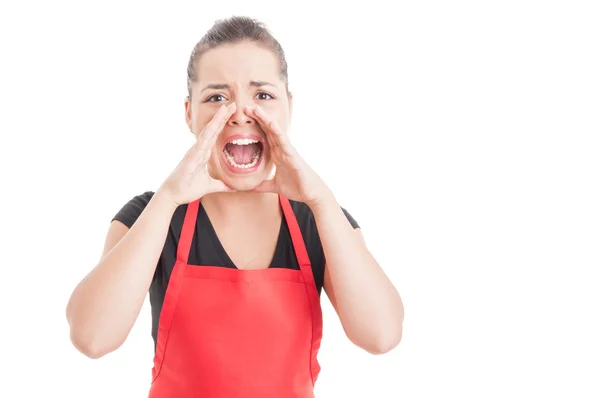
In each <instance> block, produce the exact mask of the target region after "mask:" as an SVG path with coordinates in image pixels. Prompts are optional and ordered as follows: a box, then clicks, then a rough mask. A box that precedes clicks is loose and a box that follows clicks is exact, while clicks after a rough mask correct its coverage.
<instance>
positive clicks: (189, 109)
mask: <svg viewBox="0 0 600 398" xmlns="http://www.w3.org/2000/svg"><path fill="white" fill-rule="evenodd" d="M184 104H185V124H187V126H188V128H189V129H190V131H191V132H192V133H193V131H192V104H191V102H190V97H189V96H187V97H185V100H184Z"/></svg>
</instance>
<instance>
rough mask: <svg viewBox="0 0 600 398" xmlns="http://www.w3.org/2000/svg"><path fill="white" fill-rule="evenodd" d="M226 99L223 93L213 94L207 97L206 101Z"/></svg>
mask: <svg viewBox="0 0 600 398" xmlns="http://www.w3.org/2000/svg"><path fill="white" fill-rule="evenodd" d="M216 98H222V99H221V100H217V99H216ZM222 101H226V99H225V97H224V96H223V95H222V94H215V95H211V96H210V97H208V98H207V99H206V102H222Z"/></svg>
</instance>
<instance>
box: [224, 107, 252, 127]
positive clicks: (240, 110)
mask: <svg viewBox="0 0 600 398" xmlns="http://www.w3.org/2000/svg"><path fill="white" fill-rule="evenodd" d="M235 105H236V107H235V112H234V113H233V115H231V117H230V118H229V121H227V124H228V125H229V126H238V127H239V126H251V125H253V124H254V123H256V121H255V120H254V119H252V118H251V117H250V116H248V115H246V112H244V108H245V107H246V104H245V103H244V102H243V101H237V102H236V104H235Z"/></svg>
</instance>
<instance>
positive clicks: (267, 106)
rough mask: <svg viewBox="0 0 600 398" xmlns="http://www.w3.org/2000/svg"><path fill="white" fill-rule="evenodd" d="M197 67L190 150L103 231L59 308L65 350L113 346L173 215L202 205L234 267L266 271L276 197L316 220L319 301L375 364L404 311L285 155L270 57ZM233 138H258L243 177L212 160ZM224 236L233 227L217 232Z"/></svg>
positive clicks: (219, 56) (98, 351) (253, 48)
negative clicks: (136, 207) (98, 247)
mask: <svg viewBox="0 0 600 398" xmlns="http://www.w3.org/2000/svg"><path fill="white" fill-rule="evenodd" d="M196 67H197V68H198V79H197V81H196V82H194V83H193V85H192V88H191V95H190V97H189V98H186V100H185V120H186V123H187V125H188V127H189V128H190V131H191V132H192V133H193V134H194V136H195V137H196V142H195V144H194V145H193V146H192V147H191V148H190V150H189V151H188V152H187V153H186V155H185V156H184V158H183V159H182V161H181V162H180V164H179V165H178V166H177V167H176V168H175V170H174V171H173V172H172V173H171V174H170V175H169V177H168V178H167V179H166V180H165V181H164V183H163V184H162V185H161V186H160V188H159V189H158V190H157V191H156V193H155V195H154V196H153V198H152V199H151V200H150V202H149V204H148V206H147V207H146V209H145V210H144V211H143V212H142V214H141V215H140V217H139V219H138V221H137V222H136V223H135V224H134V225H133V226H132V227H131V229H129V228H127V227H126V226H124V225H123V224H121V223H120V222H118V221H114V222H113V223H112V224H111V226H110V229H109V232H108V234H107V238H106V242H105V247H104V250H103V253H102V256H101V260H100V261H99V263H98V265H97V266H96V267H95V268H94V269H93V270H92V271H91V272H90V274H88V275H87V276H86V278H84V280H82V281H81V283H80V284H79V285H78V286H77V287H76V289H75V290H74V292H73V294H72V296H71V299H70V300H69V304H68V306H67V319H68V320H69V324H70V326H71V340H72V341H73V344H74V345H75V347H77V348H78V349H79V350H80V351H81V352H83V353H84V354H86V355H87V356H89V357H91V358H99V357H101V356H103V355H106V354H107V353H109V352H111V351H114V350H115V349H117V348H118V347H119V346H120V345H121V344H123V342H124V341H125V339H126V337H127V335H128V333H129V331H130V330H131V327H132V326H133V324H134V322H135V320H136V318H137V316H138V315H139V311H140V309H141V306H142V304H143V301H144V298H145V296H146V294H147V292H148V289H149V286H150V283H151V281H152V275H153V273H154V270H155V268H156V263H157V261H158V258H159V256H160V253H161V250H162V247H163V245H164V240H165V238H166V234H167V231H168V226H169V223H170V220H171V217H172V215H173V212H174V211H175V209H176V208H177V207H178V206H179V205H181V204H184V203H189V202H191V201H193V200H195V199H197V198H200V197H201V198H202V204H203V206H204V207H205V209H206V211H207V214H209V217H210V219H211V222H212V223H213V225H214V227H215V230H216V231H217V235H218V236H219V240H221V241H222V244H223V246H224V247H225V249H226V251H227V253H228V254H229V255H230V257H231V258H232V260H233V261H234V263H235V264H236V265H237V266H238V267H240V266H241V267H243V268H245V269H252V268H263V267H266V266H268V264H269V261H270V259H271V257H272V253H273V250H274V243H275V242H276V236H277V234H276V232H277V230H278V227H279V224H280V222H281V217H282V215H281V212H280V207H279V203H278V197H277V194H281V195H283V196H285V197H288V198H289V199H292V200H296V201H301V202H304V203H306V204H307V205H308V206H309V207H310V209H311V210H312V212H313V214H314V217H315V221H316V224H317V227H318V230H319V235H320V237H321V242H322V245H323V250H324V253H325V256H326V258H327V264H326V267H325V279H324V290H325V292H326V294H327V296H328V298H329V300H330V301H331V303H332V305H333V307H334V309H335V311H336V313H337V314H338V316H339V318H340V321H341V323H342V326H343V328H344V331H345V333H346V335H347V336H348V338H349V339H350V340H351V341H352V342H353V343H354V344H356V345H357V346H358V347H361V348H362V349H364V350H366V351H368V352H370V353H373V354H382V353H385V352H388V351H389V350H391V349H393V348H394V347H396V346H397V345H398V344H399V342H400V340H401V337H402V323H403V319H404V308H403V304H402V300H401V298H400V296H399V294H398V292H397V290H396V289H395V287H394V286H393V284H392V283H391V282H390V280H389V279H388V278H387V276H386V275H385V273H384V272H383V270H382V269H381V267H380V266H379V264H378V263H377V261H376V260H375V259H374V258H373V256H372V255H371V254H370V252H369V250H368V248H367V247H366V244H365V241H364V239H363V236H362V233H361V231H360V229H353V228H352V226H351V225H350V223H349V222H348V220H347V218H346V217H345V215H344V214H343V212H342V210H341V207H340V205H339V203H338V202H337V201H336V199H335V197H334V195H333V193H332V192H331V191H330V190H329V188H328V187H327V186H326V185H325V183H324V182H323V181H322V180H321V178H320V177H319V176H318V175H317V174H316V173H315V171H314V170H312V169H311V168H310V167H309V166H308V164H306V162H305V161H304V160H303V158H302V157H301V156H300V154H299V153H298V152H297V151H296V149H295V148H294V147H293V145H292V143H291V141H290V139H289V137H288V135H287V131H288V129H289V126H290V120H291V114H292V98H291V96H290V95H288V93H287V90H286V87H285V84H284V82H283V81H282V80H281V78H280V75H279V64H278V60H277V58H276V57H275V56H274V54H273V53H272V52H271V51H269V50H268V49H264V48H262V47H260V46H258V45H256V44H254V43H246V42H244V43H238V44H234V45H224V46H221V47H218V48H215V49H211V50H209V51H207V52H206V53H205V54H203V55H202V57H201V58H200V61H199V62H198V63H197V65H196ZM252 82H254V83H252ZM256 82H261V83H256ZM263 83H268V84H263ZM217 84H218V85H220V86H219V87H216V86H214V85H217ZM224 85H227V86H228V87H225V86H224ZM239 133H252V134H257V135H258V136H260V138H261V139H262V140H263V141H264V142H265V145H264V148H263V160H262V163H261V165H260V166H259V167H258V169H257V170H256V171H254V172H252V173H250V174H238V173H234V172H231V171H230V170H229V169H228V168H227V167H226V165H225V158H224V157H223V154H222V151H223V147H224V145H225V143H226V142H227V140H228V138H229V137H231V136H233V135H234V134H239ZM273 166H275V169H273ZM274 170H275V173H274V175H273V174H272V172H273V171H274ZM271 177H273V178H271ZM230 225H235V226H236V228H224V226H230ZM228 231H229V232H228ZM231 231H233V232H231ZM249 239H250V240H249ZM252 239H254V240H252ZM240 242H247V243H246V245H245V246H244V244H243V243H240Z"/></svg>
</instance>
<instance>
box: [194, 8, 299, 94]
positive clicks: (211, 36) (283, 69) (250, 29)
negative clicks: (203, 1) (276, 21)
mask: <svg viewBox="0 0 600 398" xmlns="http://www.w3.org/2000/svg"><path fill="white" fill-rule="evenodd" d="M244 41H249V42H252V43H256V44H258V45H260V46H262V47H264V48H266V49H268V50H271V51H273V53H274V54H275V55H276V56H277V58H278V59H279V73H280V77H281V80H283V82H284V83H285V89H286V92H287V93H288V95H289V88H288V67H287V61H286V60H285V53H284V52H283V48H281V45H280V44H279V42H278V41H277V40H275V38H274V37H273V35H272V34H271V32H270V31H269V30H268V29H267V28H266V26H265V25H264V23H262V22H259V21H257V20H255V19H252V18H249V17H237V16H234V17H231V18H227V19H222V20H218V21H216V22H215V24H214V25H213V27H212V28H210V29H209V30H208V32H206V34H205V35H204V37H202V39H200V41H199V42H198V43H197V44H196V45H195V46H194V49H193V50H192V55H191V56H190V60H189V62H188V67H187V89H188V95H189V96H190V97H191V96H192V83H193V82H195V81H196V80H197V79H198V72H197V70H196V65H197V64H198V60H199V59H200V57H201V56H202V54H204V53H205V52H206V51H208V50H210V49H213V48H216V47H219V46H221V45H223V44H236V43H240V42H244Z"/></svg>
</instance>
